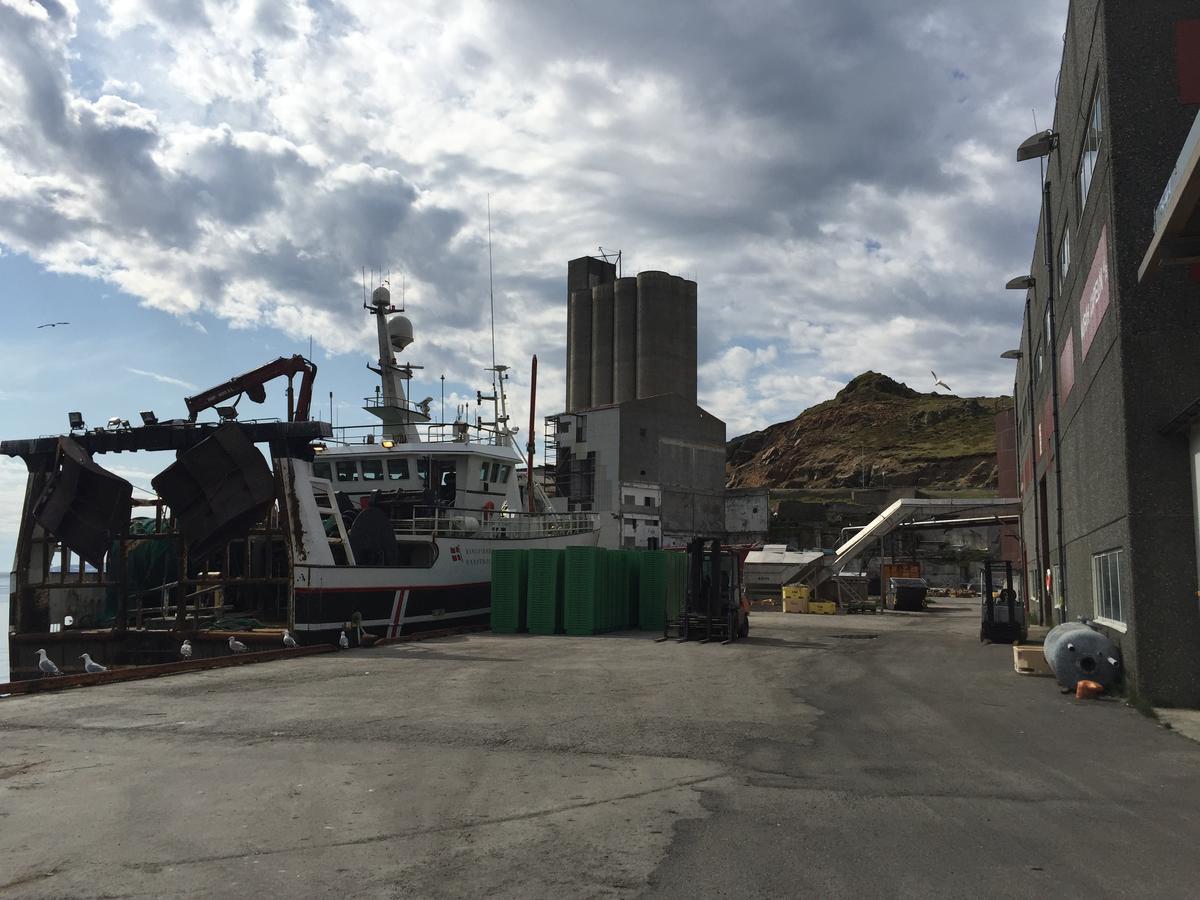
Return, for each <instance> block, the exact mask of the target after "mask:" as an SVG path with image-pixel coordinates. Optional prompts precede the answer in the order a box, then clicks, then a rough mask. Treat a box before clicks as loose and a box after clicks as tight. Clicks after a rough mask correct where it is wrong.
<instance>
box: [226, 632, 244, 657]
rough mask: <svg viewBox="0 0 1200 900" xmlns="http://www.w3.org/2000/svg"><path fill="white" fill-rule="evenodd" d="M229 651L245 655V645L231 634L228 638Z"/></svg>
mask: <svg viewBox="0 0 1200 900" xmlns="http://www.w3.org/2000/svg"><path fill="white" fill-rule="evenodd" d="M229 649H230V650H232V651H233V652H234V653H245V652H246V645H245V644H243V643H242V642H241V641H239V640H238V639H237V638H235V637H234V636H233V635H232V634H231V635H230V636H229Z"/></svg>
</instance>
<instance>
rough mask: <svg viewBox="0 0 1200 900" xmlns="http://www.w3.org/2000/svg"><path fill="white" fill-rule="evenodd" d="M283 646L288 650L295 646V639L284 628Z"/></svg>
mask: <svg viewBox="0 0 1200 900" xmlns="http://www.w3.org/2000/svg"><path fill="white" fill-rule="evenodd" d="M283 646H285V647H287V648H288V649H289V650H291V649H292V648H293V647H295V646H296V639H295V638H294V637H292V633H291V632H290V631H288V630H287V629H286V628H285V629H283Z"/></svg>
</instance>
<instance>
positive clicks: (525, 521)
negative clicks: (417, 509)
mask: <svg viewBox="0 0 1200 900" xmlns="http://www.w3.org/2000/svg"><path fill="white" fill-rule="evenodd" d="M595 528H596V515H595V514H594V513H587V512H569V513H556V512H545V513H513V512H492V513H490V514H488V513H484V512H481V511H480V510H463V509H438V510H434V514H433V515H432V516H412V517H411V518H407V519H393V520H392V529H393V531H394V532H395V533H396V536H397V537H428V538H433V537H435V536H459V537H472V538H481V539H484V540H527V539H529V538H548V537H561V536H565V535H572V534H588V533H590V532H592V531H594V530H595Z"/></svg>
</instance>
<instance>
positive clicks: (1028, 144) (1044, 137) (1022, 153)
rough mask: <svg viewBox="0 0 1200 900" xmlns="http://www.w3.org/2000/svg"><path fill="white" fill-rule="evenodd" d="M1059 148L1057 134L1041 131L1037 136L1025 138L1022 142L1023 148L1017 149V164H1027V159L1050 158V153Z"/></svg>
mask: <svg viewBox="0 0 1200 900" xmlns="http://www.w3.org/2000/svg"><path fill="white" fill-rule="evenodd" d="M1057 146H1058V134H1057V132H1054V131H1050V130H1049V129H1047V130H1046V131H1039V132H1038V133H1037V134H1035V135H1031V136H1030V137H1027V138H1025V140H1024V141H1022V142H1021V146H1020V147H1018V148H1017V162H1025V160H1027V159H1041V158H1042V157H1043V156H1049V155H1050V151H1051V150H1053V149H1054V148H1055V147H1057Z"/></svg>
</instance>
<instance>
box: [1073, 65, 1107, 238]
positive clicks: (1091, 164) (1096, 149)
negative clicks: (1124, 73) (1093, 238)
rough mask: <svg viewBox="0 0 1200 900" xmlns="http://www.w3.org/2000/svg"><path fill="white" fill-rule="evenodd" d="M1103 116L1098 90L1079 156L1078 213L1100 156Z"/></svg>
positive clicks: (1085, 198) (1080, 212)
mask: <svg viewBox="0 0 1200 900" xmlns="http://www.w3.org/2000/svg"><path fill="white" fill-rule="evenodd" d="M1103 125H1104V117H1103V114H1102V111H1101V109H1100V91H1099V89H1098V88H1097V90H1096V96H1095V98H1094V99H1093V100H1092V112H1091V115H1090V116H1088V129H1087V134H1085V135H1084V137H1083V152H1082V153H1081V154H1080V157H1079V215H1080V216H1082V215H1083V208H1084V206H1085V205H1086V204H1087V198H1088V191H1089V190H1090V189H1091V187H1092V175H1094V174H1095V172H1096V161H1097V160H1098V159H1099V158H1100V140H1101V138H1102V137H1103V134H1104V131H1103Z"/></svg>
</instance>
